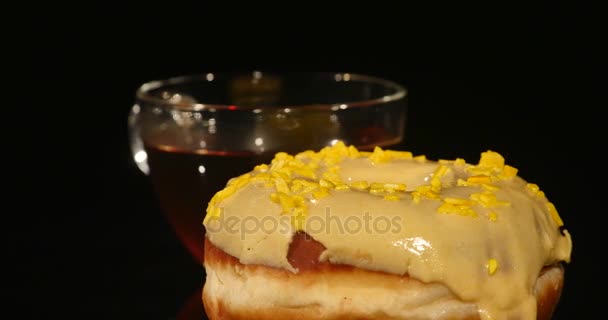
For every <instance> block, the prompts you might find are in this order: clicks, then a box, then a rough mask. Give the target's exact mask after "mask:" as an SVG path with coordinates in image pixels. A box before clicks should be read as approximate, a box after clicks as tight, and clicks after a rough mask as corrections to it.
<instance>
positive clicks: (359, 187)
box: [350, 181, 369, 190]
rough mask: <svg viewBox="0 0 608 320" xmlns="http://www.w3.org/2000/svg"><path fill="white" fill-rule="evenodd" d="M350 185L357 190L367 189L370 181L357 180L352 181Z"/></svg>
mask: <svg viewBox="0 0 608 320" xmlns="http://www.w3.org/2000/svg"><path fill="white" fill-rule="evenodd" d="M350 186H351V187H352V188H354V189H357V190H367V189H368V188H369V183H367V181H356V182H353V183H351V184H350Z"/></svg>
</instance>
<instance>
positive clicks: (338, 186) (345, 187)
mask: <svg viewBox="0 0 608 320" xmlns="http://www.w3.org/2000/svg"><path fill="white" fill-rule="evenodd" d="M335 189H336V190H338V191H343V190H348V189H350V188H349V187H348V185H347V184H346V183H338V184H336V187H335Z"/></svg>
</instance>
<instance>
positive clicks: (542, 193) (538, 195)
mask: <svg viewBox="0 0 608 320" xmlns="http://www.w3.org/2000/svg"><path fill="white" fill-rule="evenodd" d="M536 196H537V197H539V198H541V199H545V198H546V197H545V193H544V192H542V191H538V192H537V193H536Z"/></svg>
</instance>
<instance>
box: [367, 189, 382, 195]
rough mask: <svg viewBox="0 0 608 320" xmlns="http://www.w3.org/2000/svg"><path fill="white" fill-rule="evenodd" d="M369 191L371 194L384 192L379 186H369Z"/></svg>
mask: <svg viewBox="0 0 608 320" xmlns="http://www.w3.org/2000/svg"><path fill="white" fill-rule="evenodd" d="M369 193H370V194H373V195H381V194H383V193H384V189H380V188H370V189H369Z"/></svg>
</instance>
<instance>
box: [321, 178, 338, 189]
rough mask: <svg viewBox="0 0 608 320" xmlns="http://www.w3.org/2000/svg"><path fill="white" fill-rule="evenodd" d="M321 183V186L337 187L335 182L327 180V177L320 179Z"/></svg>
mask: <svg viewBox="0 0 608 320" xmlns="http://www.w3.org/2000/svg"><path fill="white" fill-rule="evenodd" d="M319 185H320V186H321V187H324V188H329V189H333V188H334V187H335V184H333V183H332V182H331V181H329V180H325V179H321V180H319Z"/></svg>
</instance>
